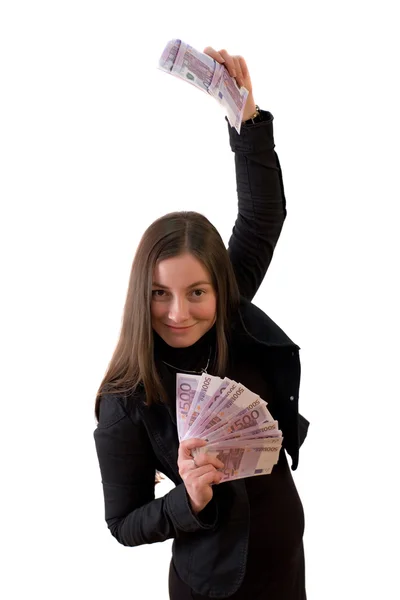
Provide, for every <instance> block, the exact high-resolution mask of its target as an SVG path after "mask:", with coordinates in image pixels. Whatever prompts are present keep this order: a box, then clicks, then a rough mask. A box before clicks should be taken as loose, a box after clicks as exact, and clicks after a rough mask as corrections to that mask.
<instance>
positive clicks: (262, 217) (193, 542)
mask: <svg viewBox="0 0 400 600" xmlns="http://www.w3.org/2000/svg"><path fill="white" fill-rule="evenodd" d="M263 117H264V119H265V120H264V121H263V122H261V123H258V124H254V125H251V126H249V127H248V128H247V127H243V128H242V133H241V135H240V136H238V135H237V133H236V130H234V129H232V128H231V127H230V126H229V125H228V129H229V135H230V143H231V147H232V150H233V151H234V152H235V166H236V180H237V190H238V200H239V214H238V217H237V220H236V223H235V227H234V229H233V232H232V237H231V239H230V241H229V248H228V251H229V254H230V257H231V261H232V264H233V267H234V269H235V273H236V277H237V280H238V283H239V288H240V291H241V294H242V299H241V305H240V310H239V312H238V314H237V317H236V319H235V320H234V322H233V323H232V335H233V337H234V338H235V339H237V340H238V341H240V340H242V341H243V340H246V343H250V344H256V345H257V348H258V350H259V352H261V353H264V354H265V359H266V360H267V359H268V363H269V365H270V366H272V368H271V369H269V372H270V373H271V371H272V373H273V377H274V378H275V381H274V382H273V383H274V387H275V390H276V394H277V398H276V400H277V403H276V404H277V405H278V406H279V414H277V415H275V414H274V417H275V418H277V419H278V420H279V424H280V428H281V429H282V431H283V436H284V448H285V449H286V451H287V452H288V454H289V455H290V456H291V458H292V469H296V468H297V464H298V458H299V448H300V446H301V444H302V442H303V440H304V438H305V436H306V434H307V428H308V421H307V420H306V419H304V418H303V417H301V416H300V415H299V413H298V395H299V385H300V361H299V347H298V346H297V345H296V344H294V343H293V342H292V341H291V340H290V339H289V338H288V336H287V335H286V334H285V333H284V332H283V331H282V329H280V328H279V327H278V326H277V325H276V324H275V323H274V322H273V321H272V320H271V319H270V318H269V317H268V316H267V315H265V314H264V313H263V312H262V311H261V310H260V309H258V308H257V307H256V306H255V305H253V304H252V303H251V302H250V300H251V299H252V298H253V296H254V294H255V292H256V291H257V289H258V287H259V285H260V284H261V281H262V280H263V278H264V275H265V272H266V270H267V268H268V266H269V263H270V261H271V258H272V254H273V250H274V247H275V244H276V242H277V240H278V238H279V235H280V232H281V229H282V225H283V221H284V219H285V216H286V206H285V196H284V190H283V183H282V174H281V170H280V166H279V160H278V157H277V155H276V153H275V152H274V150H273V148H274V144H273V134H272V119H273V117H272V115H271V114H270V113H266V112H263ZM94 439H95V444H96V450H97V455H98V459H99V465H100V470H101V476H102V484H103V492H104V501H105V519H106V522H107V525H108V527H109V529H110V531H111V533H112V535H113V536H114V537H115V538H116V539H117V540H118V541H119V542H120V543H121V544H123V545H125V546H138V545H140V544H148V543H154V542H161V541H164V540H166V539H170V538H173V539H174V543H173V555H174V563H175V567H176V569H177V571H178V574H179V576H180V577H181V579H182V580H183V581H184V582H186V583H187V584H188V585H189V586H190V587H191V588H193V589H194V590H195V591H196V592H197V593H199V594H202V595H209V596H211V597H215V598H223V597H225V596H229V595H231V594H233V593H234V592H235V591H236V590H237V589H238V587H239V586H240V584H241V582H242V580H243V576H244V572H245V567H246V554H247V543H248V526H249V509H248V500H247V493H246V488H245V484H244V482H243V480H238V481H232V482H226V483H225V484H223V485H221V486H215V488H214V497H213V499H212V501H211V502H210V503H209V504H208V505H207V507H206V508H205V509H204V510H203V511H201V512H200V513H199V514H198V515H194V514H193V512H192V510H191V508H190V505H189V501H188V496H187V493H186V489H185V486H184V484H183V482H182V479H181V477H180V476H179V473H178V466H177V456H178V446H179V441H178V436H177V430H176V426H175V425H174V424H173V422H172V419H171V416H170V414H169V412H168V409H167V407H166V406H165V405H163V404H154V405H152V406H151V407H148V406H146V404H145V397H144V390H143V388H142V387H139V388H137V389H136V391H135V392H134V393H132V394H126V395H122V394H121V395H118V396H116V395H111V394H110V395H105V396H104V397H103V398H102V400H101V403H100V415H99V423H98V425H97V428H96V430H95V432H94ZM156 470H158V471H161V472H162V473H164V474H165V475H166V476H167V477H168V478H170V479H171V480H172V481H173V483H174V484H175V486H176V487H175V488H174V489H173V490H171V491H170V492H169V493H168V494H166V495H165V496H164V497H162V498H158V499H155V494H154V487H155V484H154V478H155V471H156ZM221 555H223V556H224V560H223V561H221V560H219V557H220V556H221Z"/></svg>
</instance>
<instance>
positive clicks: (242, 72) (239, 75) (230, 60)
mask: <svg viewBox="0 0 400 600" xmlns="http://www.w3.org/2000/svg"><path fill="white" fill-rule="evenodd" d="M203 52H204V54H208V56H211V58H213V59H214V60H215V61H216V62H218V63H220V64H223V65H224V67H225V68H226V69H227V71H228V73H229V75H230V76H231V77H233V78H234V79H235V80H236V83H237V84H238V86H239V87H240V88H241V87H244V88H246V90H248V92H249V95H248V97H247V101H246V104H245V107H244V111H243V116H242V120H243V121H247V119H249V118H250V117H251V115H253V114H254V113H255V110H256V103H255V102H254V97H253V86H252V83H251V79H250V73H249V69H248V68H247V64H246V61H245V60H244V58H243V57H242V56H238V55H231V54H228V52H227V51H226V50H214V48H212V47H211V46H207V48H205V49H204V51H203Z"/></svg>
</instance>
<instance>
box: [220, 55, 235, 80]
mask: <svg viewBox="0 0 400 600" xmlns="http://www.w3.org/2000/svg"><path fill="white" fill-rule="evenodd" d="M219 54H220V55H221V56H222V58H223V59H224V61H225V67H226V68H227V69H228V73H229V75H230V76H231V77H236V74H237V73H236V65H235V61H234V57H233V56H231V55H230V54H228V52H227V51H226V50H220V51H219Z"/></svg>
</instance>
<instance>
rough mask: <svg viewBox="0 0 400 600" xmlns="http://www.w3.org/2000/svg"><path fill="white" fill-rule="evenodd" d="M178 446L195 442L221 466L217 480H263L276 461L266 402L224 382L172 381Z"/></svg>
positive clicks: (275, 432)
mask: <svg viewBox="0 0 400 600" xmlns="http://www.w3.org/2000/svg"><path fill="white" fill-rule="evenodd" d="M176 417H177V425H178V437H179V441H182V440H187V439H190V438H200V439H203V440H205V441H206V442H207V444H206V445H205V446H202V447H200V448H196V449H195V450H193V455H194V457H196V456H197V455H198V454H199V453H203V452H207V453H208V454H211V455H212V456H215V457H217V458H219V459H220V460H221V461H222V462H223V463H224V469H223V470H222V472H223V478H222V481H231V480H233V479H240V478H242V477H253V476H255V475H269V474H270V473H271V472H272V469H273V466H274V465H276V463H277V462H278V458H279V452H280V449H281V446H282V440H283V438H282V432H281V431H280V430H279V427H278V422H277V421H275V420H274V418H273V417H272V415H271V413H270V412H269V410H268V408H267V403H266V402H265V401H264V400H262V399H261V398H260V396H258V395H257V394H254V393H253V392H251V391H250V390H249V389H247V388H246V387H245V386H244V385H242V384H241V383H237V382H236V381H233V380H232V379H229V378H227V377H225V378H224V379H221V378H220V377H215V376H213V375H208V374H207V373H203V374H202V375H186V374H183V373H177V376H176Z"/></svg>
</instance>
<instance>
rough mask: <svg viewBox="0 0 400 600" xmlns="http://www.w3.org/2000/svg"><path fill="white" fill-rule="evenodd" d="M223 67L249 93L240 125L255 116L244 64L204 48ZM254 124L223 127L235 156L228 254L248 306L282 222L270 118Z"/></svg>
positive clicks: (266, 114) (263, 115) (264, 116)
mask: <svg viewBox="0 0 400 600" xmlns="http://www.w3.org/2000/svg"><path fill="white" fill-rule="evenodd" d="M204 52H205V53H207V54H209V55H210V56H211V57H212V58H214V60H216V61H217V62H219V63H223V64H224V66H225V67H226V69H227V70H228V71H229V74H230V75H231V76H232V77H234V78H235V79H236V82H237V84H238V86H239V87H241V86H243V87H245V88H246V89H247V90H248V91H249V95H248V98H247V101H246V106H245V108H244V112H243V121H246V120H248V119H249V118H250V117H251V116H252V115H253V114H254V112H255V109H256V104H255V102H254V96H253V86H252V83H251V78H250V74H249V70H248V67H247V64H246V61H245V60H244V58H243V57H242V56H237V55H230V54H229V53H228V52H227V51H226V50H219V51H217V50H215V49H214V48H212V47H211V46H208V47H207V48H205V50H204ZM256 120H258V121H260V122H257V123H250V125H244V124H242V127H241V131H240V135H239V134H238V133H237V131H236V129H234V128H231V127H230V125H229V122H228V119H226V121H227V122H228V129H229V137H230V144H231V148H232V151H233V152H234V153H235V167H236V189H237V195H238V216H237V218H236V222H235V226H234V228H233V231H232V236H231V238H230V240H229V245H228V252H229V255H230V258H231V261H232V265H233V268H234V271H235V274H236V279H237V282H238V285H239V290H240V293H241V295H242V296H244V297H245V298H247V299H248V300H252V299H253V297H254V295H255V293H256V292H257V290H258V288H259V287H260V285H261V283H262V281H263V279H264V276H265V273H266V272H267V270H268V267H269V265H270V262H271V259H272V255H273V253H274V249H275V246H276V243H277V241H278V239H279V236H280V233H281V230H282V226H283V222H284V220H285V217H286V200H285V194H284V189H283V181H282V172H281V168H280V164H279V160H278V156H277V154H276V153H275V151H274V136H273V127H272V121H273V116H272V115H271V113H270V112H267V111H261V116H260V118H257V119H256Z"/></svg>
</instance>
